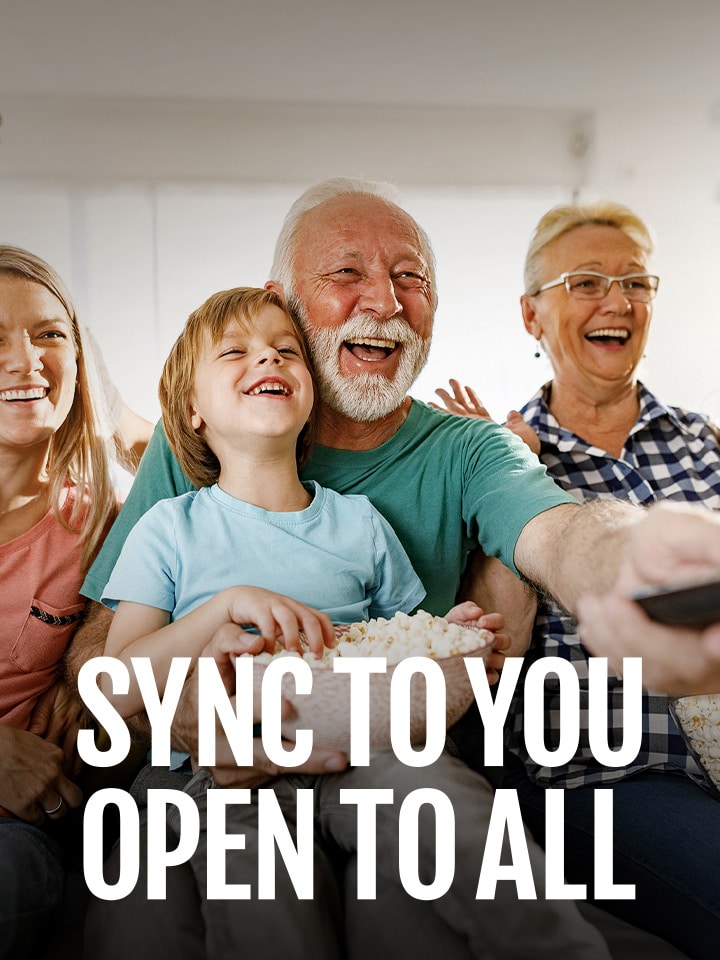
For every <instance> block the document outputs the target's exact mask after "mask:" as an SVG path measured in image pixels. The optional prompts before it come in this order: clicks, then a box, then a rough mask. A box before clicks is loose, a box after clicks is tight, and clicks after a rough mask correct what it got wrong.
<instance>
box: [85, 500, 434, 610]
mask: <svg viewBox="0 0 720 960" xmlns="http://www.w3.org/2000/svg"><path fill="white" fill-rule="evenodd" d="M305 486H306V488H307V489H308V490H309V491H310V492H311V493H313V494H314V496H313V500H312V503H311V504H310V505H309V506H308V507H306V508H305V509H304V510H299V511H292V512H288V513H275V512H271V511H268V510H263V509H262V508H260V507H256V506H253V505H252V504H249V503H245V502H244V501H242V500H237V499H236V498H235V497H231V496H229V495H228V494H227V493H225V492H224V491H223V490H221V489H220V488H219V487H218V486H217V484H216V485H214V486H212V487H203V488H202V489H201V490H194V491H192V492H190V493H186V494H184V495H183V496H180V497H175V498H173V499H170V500H161V501H159V502H158V503H156V504H155V505H154V506H153V507H152V508H151V509H150V510H149V511H148V512H147V513H146V514H145V515H144V516H143V517H141V518H140V520H138V522H137V524H136V525H135V526H134V527H133V529H132V531H131V532H130V534H129V536H128V538H127V541H126V543H125V545H124V547H123V549H122V552H121V554H120V557H119V559H118V561H117V564H116V565H115V569H114V570H113V572H112V575H111V577H110V580H109V581H108V583H107V586H106V587H105V590H104V591H103V596H102V602H103V603H105V604H106V605H107V606H109V607H111V608H113V609H115V608H116V607H117V604H118V602H119V601H120V600H132V601H134V602H136V603H144V604H147V605H148V606H151V607H156V608H158V609H160V610H167V611H168V612H169V613H170V614H171V618H172V619H173V620H177V619H179V618H180V617H182V616H184V615H185V614H187V613H189V612H190V611H191V610H194V609H195V608H196V607H198V606H199V605H200V604H202V603H204V602H205V601H206V600H209V599H210V598H211V597H213V596H214V595H215V594H216V593H218V591H220V590H223V589H224V588H226V587H234V586H238V585H245V586H257V587H264V588H265V589H267V590H274V591H275V592H276V593H281V594H283V595H284V596H289V597H292V598H293V599H295V600H298V601H300V602H301V603H305V604H307V605H308V606H310V607H314V608H316V609H318V610H323V611H324V612H325V613H327V614H328V616H329V617H330V619H331V620H332V621H333V623H353V622H355V621H358V620H367V619H368V618H370V617H392V616H393V615H394V614H395V613H396V612H397V611H398V610H402V611H404V612H406V613H409V612H411V611H412V610H413V609H415V607H417V605H418V604H419V603H420V602H421V601H422V599H423V598H424V596H425V590H424V588H423V586H422V584H421V582H420V580H419V579H418V577H417V575H416V574H415V571H414V570H413V568H412V565H411V564H410V560H409V559H408V556H407V554H406V553H405V551H404V550H403V548H402V546H401V544H400V541H399V540H398V538H397V536H396V535H395V533H394V531H393V529H392V528H391V526H390V525H389V523H388V522H387V520H385V519H384V517H383V516H382V515H381V514H380V513H378V511H377V510H376V509H375V508H374V507H373V506H372V504H371V503H370V501H369V500H368V499H367V497H365V496H360V495H353V496H341V495H340V494H338V493H335V492H334V491H333V490H329V489H327V488H326V487H321V486H320V485H319V484H317V483H314V482H311V483H306V484H305Z"/></svg>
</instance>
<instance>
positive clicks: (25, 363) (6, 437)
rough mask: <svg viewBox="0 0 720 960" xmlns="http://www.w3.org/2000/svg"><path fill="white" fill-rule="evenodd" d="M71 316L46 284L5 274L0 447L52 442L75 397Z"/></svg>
mask: <svg viewBox="0 0 720 960" xmlns="http://www.w3.org/2000/svg"><path fill="white" fill-rule="evenodd" d="M76 379H77V360H76V356H75V345H74V344H73V338H72V328H71V323H70V318H69V317H68V315H67V312H66V311H65V308H64V307H63V305H62V303H61V302H60V301H59V300H58V299H57V297H55V296H54V295H53V294H52V293H50V291H49V290H48V289H47V288H46V287H44V286H43V285H42V284H40V283H35V282H34V281H32V280H26V279H25V278H23V277H18V276H16V275H14V274H7V273H5V274H4V273H0V448H3V449H6V450H7V449H9V448H12V449H17V448H30V447H33V446H36V445H37V444H39V443H49V441H50V438H51V437H52V435H53V434H54V433H55V431H56V430H57V429H58V428H59V427H60V426H61V425H62V424H63V423H64V421H65V419H66V417H67V415H68V413H69V412H70V408H71V406H72V403H73V398H74V396H75V383H76Z"/></svg>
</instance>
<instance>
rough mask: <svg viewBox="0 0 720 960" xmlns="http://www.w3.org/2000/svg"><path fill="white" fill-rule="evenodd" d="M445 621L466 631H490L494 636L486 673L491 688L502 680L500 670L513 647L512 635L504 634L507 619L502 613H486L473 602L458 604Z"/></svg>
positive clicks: (488, 655) (486, 664) (487, 659)
mask: <svg viewBox="0 0 720 960" xmlns="http://www.w3.org/2000/svg"><path fill="white" fill-rule="evenodd" d="M445 619H446V620H448V621H449V622H450V623H457V624H458V626H460V627H464V628H465V629H466V630H489V631H490V632H491V633H492V634H493V635H494V640H493V646H492V650H491V651H490V653H489V654H487V656H486V657H485V672H486V673H487V678H488V683H489V684H490V686H492V685H493V684H495V683H497V682H498V680H499V679H500V670H502V668H503V666H504V664H505V655H506V653H507V651H508V650H509V649H510V646H511V643H512V641H511V638H510V634H508V633H503V630H504V627H505V618H504V617H503V615H502V614H501V613H484V612H483V610H482V608H481V607H479V606H478V605H477V604H476V603H473V601H472V600H465V601H463V602H462V603H458V604H457V605H456V606H454V607H453V608H452V609H451V610H449V611H448V612H447V613H446V615H445Z"/></svg>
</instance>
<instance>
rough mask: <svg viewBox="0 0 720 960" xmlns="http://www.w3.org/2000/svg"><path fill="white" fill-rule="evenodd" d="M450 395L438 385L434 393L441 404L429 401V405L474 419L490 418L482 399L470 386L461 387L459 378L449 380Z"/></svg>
mask: <svg viewBox="0 0 720 960" xmlns="http://www.w3.org/2000/svg"><path fill="white" fill-rule="evenodd" d="M450 388H451V390H452V396H451V395H450V394H449V393H448V391H447V390H445V389H443V388H442V387H439V388H438V389H437V390H436V391H435V393H436V394H437V395H438V396H439V397H440V399H441V400H442V402H443V406H440V404H438V403H430V404H429V406H431V407H435V409H436V410H445V411H447V412H448V413H456V414H458V415H459V416H461V417H474V418H475V419H476V420H492V417H491V416H490V414H489V413H488V411H487V410H486V409H485V407H484V406H483V402H482V400H481V399H480V398H479V397H478V395H477V394H476V393H475V391H474V390H473V388H472V387H463V386H461V384H460V381H459V380H452V379H451V380H450Z"/></svg>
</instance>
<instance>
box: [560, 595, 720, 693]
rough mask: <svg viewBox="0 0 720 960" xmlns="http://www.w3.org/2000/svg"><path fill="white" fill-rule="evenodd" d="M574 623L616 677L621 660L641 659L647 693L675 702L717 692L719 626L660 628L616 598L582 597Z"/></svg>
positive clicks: (719, 687)
mask: <svg viewBox="0 0 720 960" xmlns="http://www.w3.org/2000/svg"><path fill="white" fill-rule="evenodd" d="M578 617H579V624H580V636H581V638H582V642H583V643H584V644H585V646H586V647H587V648H588V650H589V651H590V653H591V654H593V655H594V656H597V657H607V658H608V660H609V663H610V666H611V667H612V668H613V669H614V670H615V671H617V672H618V673H622V659H623V657H642V659H643V686H644V687H646V688H647V689H648V690H653V691H655V692H656V693H667V694H669V695H670V696H676V697H677V696H686V695H688V694H700V693H718V692H720V624H718V625H716V626H715V625H714V626H712V627H709V628H708V629H707V630H703V631H698V630H685V629H681V628H679V627H664V626H661V625H660V624H657V623H654V622H653V621H652V620H650V619H649V617H647V616H646V614H645V613H644V612H643V610H642V609H641V608H640V607H639V606H638V604H637V603H633V601H632V600H629V599H628V598H627V597H625V596H623V595H622V594H618V593H617V592H613V593H612V594H606V595H605V596H604V597H592V596H586V597H582V598H581V600H580V601H579V603H578Z"/></svg>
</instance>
